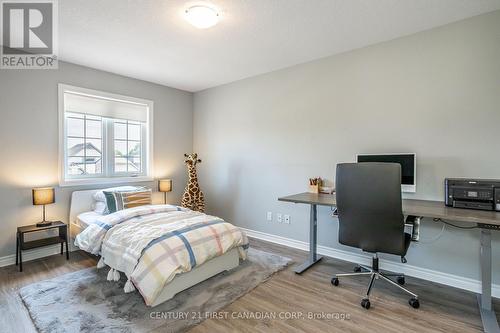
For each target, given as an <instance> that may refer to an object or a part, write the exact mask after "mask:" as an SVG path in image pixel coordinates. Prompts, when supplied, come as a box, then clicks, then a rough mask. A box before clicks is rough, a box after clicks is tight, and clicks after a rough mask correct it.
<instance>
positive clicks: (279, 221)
mask: <svg viewBox="0 0 500 333" xmlns="http://www.w3.org/2000/svg"><path fill="white" fill-rule="evenodd" d="M276 221H278V223H282V222H283V215H281V213H278V214H276Z"/></svg>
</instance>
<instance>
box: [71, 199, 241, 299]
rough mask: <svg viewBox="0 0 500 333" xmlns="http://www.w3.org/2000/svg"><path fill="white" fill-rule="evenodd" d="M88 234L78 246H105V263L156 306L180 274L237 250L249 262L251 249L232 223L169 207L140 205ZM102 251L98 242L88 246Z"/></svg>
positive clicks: (120, 213) (111, 217) (124, 211)
mask: <svg viewBox="0 0 500 333" xmlns="http://www.w3.org/2000/svg"><path fill="white" fill-rule="evenodd" d="M116 214H118V215H116ZM112 215H114V216H112ZM89 228H90V226H89ZM89 228H87V229H85V230H84V231H83V232H82V233H81V234H80V235H82V234H84V233H87V230H88V229H89ZM99 228H101V230H98V229H99ZM103 230H104V231H103ZM88 234H89V235H83V236H80V235H78V236H77V239H79V241H78V244H81V245H82V244H87V243H91V242H90V241H89V239H92V240H94V241H96V242H97V243H100V244H101V245H100V253H101V255H102V259H101V260H103V262H104V263H105V264H106V265H108V266H110V267H111V268H112V269H116V270H117V271H121V272H124V273H125V275H127V277H128V278H129V281H131V282H132V283H133V284H134V286H135V287H136V288H137V289H138V290H139V292H140V293H141V295H142V296H143V298H144V300H145V302H146V304H147V305H151V304H153V303H154V301H155V299H156V297H158V295H159V294H160V293H161V291H162V289H163V287H164V286H165V284H167V283H169V282H170V281H172V280H173V279H174V278H175V276H176V275H177V274H181V273H185V272H188V271H190V270H192V269H193V268H195V267H197V266H199V265H202V264H203V263H205V262H206V261H208V260H210V259H212V258H215V257H217V256H221V255H223V254H224V253H226V252H228V251H230V250H231V249H233V248H238V250H239V253H240V257H241V258H243V259H245V258H246V249H247V248H248V240H247V237H246V235H245V234H244V233H243V232H242V231H241V230H240V229H239V228H237V227H235V226H233V225H232V224H230V223H227V222H225V221H224V220H222V219H220V218H218V217H215V216H210V215H206V214H203V213H199V212H194V211H191V210H188V209H184V208H180V207H176V206H168V205H159V206H144V207H137V208H131V209H126V210H123V211H120V212H117V213H114V214H111V215H109V217H108V218H107V219H105V220H104V219H103V220H100V221H99V223H98V226H96V227H94V228H93V230H90V231H89V232H88ZM83 240H85V242H84V241H83ZM78 244H77V246H78ZM98 247H99V246H98V245H97V244H95V245H94V246H90V247H89V248H91V249H94V250H95V249H96V248H98Z"/></svg>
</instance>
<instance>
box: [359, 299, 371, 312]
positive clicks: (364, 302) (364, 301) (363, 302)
mask: <svg viewBox="0 0 500 333" xmlns="http://www.w3.org/2000/svg"><path fill="white" fill-rule="evenodd" d="M361 306H362V307H363V308H365V309H367V310H368V309H369V308H370V300H369V299H368V298H363V299H362V300H361Z"/></svg>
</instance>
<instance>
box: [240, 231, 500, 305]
mask: <svg viewBox="0 0 500 333" xmlns="http://www.w3.org/2000/svg"><path fill="white" fill-rule="evenodd" d="M241 229H242V230H243V231H245V232H246V234H247V235H248V236H249V237H253V238H257V239H261V240H265V241H268V242H271V243H276V244H280V245H284V246H288V247H291V248H294V249H299V250H303V251H308V250H309V243H307V242H302V241H298V240H295V239H291V238H285V237H281V236H276V235H272V234H267V233H264V232H260V231H256V230H251V229H245V228H241ZM318 253H319V254H321V255H324V256H328V257H332V258H336V259H341V260H345V261H349V262H353V263H357V264H362V265H368V266H369V265H371V257H370V256H368V255H364V254H361V253H354V252H349V251H344V250H339V249H335V248H332V247H327V246H321V245H318ZM380 267H382V268H383V269H385V270H388V271H392V272H399V273H404V274H405V275H408V276H413V277H416V278H419V279H423V280H428V281H432V282H437V283H441V284H444V285H447V286H451V287H455V288H459V289H464V290H468V291H472V292H475V293H479V292H480V291H481V281H479V280H474V279H471V278H466V277H462V276H457V275H453V274H449V273H444V272H439V271H435V270H431V269H427V268H421V267H417V266H412V265H408V264H403V263H398V262H393V261H389V260H384V259H380ZM491 294H492V296H493V297H496V298H500V285H498V284H493V285H492V287H491Z"/></svg>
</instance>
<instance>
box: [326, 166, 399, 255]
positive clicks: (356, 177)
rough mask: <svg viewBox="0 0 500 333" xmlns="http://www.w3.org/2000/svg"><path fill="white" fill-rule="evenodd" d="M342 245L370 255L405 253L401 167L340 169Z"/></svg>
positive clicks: (340, 234) (350, 167)
mask: <svg viewBox="0 0 500 333" xmlns="http://www.w3.org/2000/svg"><path fill="white" fill-rule="evenodd" d="M336 197H337V210H338V217H339V242H340V243H341V244H344V245H348V246H353V247H357V248H360V249H362V250H364V251H367V252H383V253H391V254H397V255H403V254H404V253H405V236H404V217H403V209H402V200H401V165H399V164H398V163H371V162H370V163H343V164H338V165H337V176H336Z"/></svg>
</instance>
